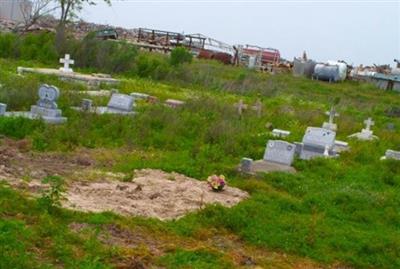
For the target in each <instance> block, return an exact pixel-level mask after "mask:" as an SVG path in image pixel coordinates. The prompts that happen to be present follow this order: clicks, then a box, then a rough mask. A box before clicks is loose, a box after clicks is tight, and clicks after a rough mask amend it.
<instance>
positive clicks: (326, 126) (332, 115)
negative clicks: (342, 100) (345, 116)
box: [322, 107, 339, 132]
mask: <svg viewBox="0 0 400 269" xmlns="http://www.w3.org/2000/svg"><path fill="white" fill-rule="evenodd" d="M325 114H326V115H328V116H329V121H328V122H324V124H323V125H322V128H324V129H328V130H331V131H334V132H336V130H337V124H336V123H334V120H335V117H339V114H338V113H336V110H335V107H332V108H331V110H330V111H327V112H326V113H325Z"/></svg>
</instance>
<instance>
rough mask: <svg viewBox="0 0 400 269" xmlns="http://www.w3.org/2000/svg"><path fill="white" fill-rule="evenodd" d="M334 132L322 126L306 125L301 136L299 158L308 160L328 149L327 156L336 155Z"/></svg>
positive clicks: (322, 154) (321, 154)
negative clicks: (304, 131)
mask: <svg viewBox="0 0 400 269" xmlns="http://www.w3.org/2000/svg"><path fill="white" fill-rule="evenodd" d="M335 139H336V132H334V131H332V130H328V129H324V128H317V127H308V128H307V130H306V133H305V135H304V137H303V141H302V147H301V152H300V158H301V159H303V160H309V159H311V158H313V157H318V156H324V153H325V154H326V152H327V151H328V154H329V156H336V153H335V152H334V151H333V149H334V147H335Z"/></svg>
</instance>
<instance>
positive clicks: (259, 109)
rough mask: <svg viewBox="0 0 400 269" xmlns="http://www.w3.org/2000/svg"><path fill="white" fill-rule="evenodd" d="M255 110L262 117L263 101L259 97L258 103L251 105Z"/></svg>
mask: <svg viewBox="0 0 400 269" xmlns="http://www.w3.org/2000/svg"><path fill="white" fill-rule="evenodd" d="M251 109H253V110H254V111H256V113H257V117H261V114H262V102H261V100H260V99H257V101H256V103H255V104H254V106H252V107H251Z"/></svg>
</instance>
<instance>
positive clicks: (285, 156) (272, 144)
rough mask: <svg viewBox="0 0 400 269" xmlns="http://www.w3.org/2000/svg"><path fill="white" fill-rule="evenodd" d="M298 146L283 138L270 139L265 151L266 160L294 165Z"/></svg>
mask: <svg viewBox="0 0 400 269" xmlns="http://www.w3.org/2000/svg"><path fill="white" fill-rule="evenodd" d="M295 150H296V146H295V145H294V144H291V143H289V142H286V141H282V140H269V141H268V143H267V147H266V149H265V153H264V160H265V161H267V162H273V163H278V164H283V165H288V166H290V165H292V163H293V160H294V154H295Z"/></svg>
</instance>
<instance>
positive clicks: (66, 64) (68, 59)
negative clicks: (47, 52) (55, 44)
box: [60, 54, 75, 73]
mask: <svg viewBox="0 0 400 269" xmlns="http://www.w3.org/2000/svg"><path fill="white" fill-rule="evenodd" d="M60 63H61V64H64V67H61V68H60V71H62V72H66V73H72V72H74V71H73V70H72V68H70V67H69V65H70V64H74V63H75V61H74V60H72V59H71V56H70V55H69V54H65V56H64V58H61V59H60Z"/></svg>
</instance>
